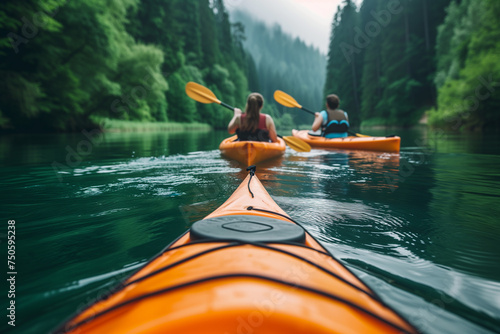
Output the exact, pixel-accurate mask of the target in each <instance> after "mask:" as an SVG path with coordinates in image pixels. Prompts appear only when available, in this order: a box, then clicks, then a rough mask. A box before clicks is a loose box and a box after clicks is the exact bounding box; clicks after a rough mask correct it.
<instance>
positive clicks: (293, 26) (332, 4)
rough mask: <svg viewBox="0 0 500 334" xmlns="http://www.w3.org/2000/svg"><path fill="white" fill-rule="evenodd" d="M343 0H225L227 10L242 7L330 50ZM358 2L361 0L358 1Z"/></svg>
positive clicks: (317, 45)
mask: <svg viewBox="0 0 500 334" xmlns="http://www.w3.org/2000/svg"><path fill="white" fill-rule="evenodd" d="M341 2H342V0H225V1H224V4H225V6H226V8H227V10H228V11H230V12H231V11H233V10H238V9H240V10H243V11H246V12H248V13H250V14H252V15H253V16H255V17H256V18H259V19H261V20H262V21H264V22H266V23H267V24H269V25H273V24H274V23H278V24H279V25H281V27H282V29H283V31H285V32H287V33H289V34H291V35H292V36H293V37H299V38H300V39H301V40H303V41H304V42H306V44H309V45H313V46H314V47H317V48H318V49H319V50H320V51H321V52H322V53H324V54H326V53H327V52H328V44H329V41H330V31H331V24H332V20H333V16H334V14H335V12H336V11H337V6H339V5H340V3H341ZM357 2H358V3H359V2H360V1H357Z"/></svg>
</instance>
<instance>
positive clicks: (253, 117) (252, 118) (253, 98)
mask: <svg viewBox="0 0 500 334" xmlns="http://www.w3.org/2000/svg"><path fill="white" fill-rule="evenodd" d="M263 105H264V98H263V97H262V95H260V94H259V93H251V94H250V95H248V98H247V105H246V107H245V114H246V116H245V119H244V120H243V122H242V123H241V131H245V132H247V131H248V132H254V131H255V130H257V129H258V127H259V116H260V109H261V108H262V106H263Z"/></svg>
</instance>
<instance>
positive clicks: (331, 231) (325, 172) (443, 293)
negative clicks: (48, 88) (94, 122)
mask: <svg viewBox="0 0 500 334" xmlns="http://www.w3.org/2000/svg"><path fill="white" fill-rule="evenodd" d="M370 134H379V135H380V134H382V132H380V131H379V132H377V131H371V133H370ZM398 134H399V135H401V137H402V149H401V153H400V154H387V153H367V152H359V151H358V152H356V151H350V152H349V151H327V150H312V151H311V152H308V153H297V152H295V151H293V150H291V149H290V148H287V152H286V154H285V156H284V157H283V158H282V159H278V160H274V161H270V162H267V163H263V164H261V165H259V166H258V169H257V176H258V177H259V178H260V179H261V181H262V182H263V184H264V186H266V188H267V189H268V191H269V193H270V194H271V195H272V197H273V198H274V199H275V201H276V202H277V203H278V204H279V205H280V206H281V207H282V208H283V209H284V210H285V211H286V212H287V213H288V214H289V215H290V216H292V218H294V219H295V220H297V221H299V222H301V223H302V225H303V226H304V227H305V228H306V229H307V230H308V231H309V232H310V233H312V234H313V235H314V236H315V237H316V238H317V239H319V240H320V241H321V242H322V243H323V244H324V245H325V246H326V247H328V248H329V250H331V252H332V253H333V254H334V255H335V256H336V257H337V258H338V259H339V260H341V261H342V262H343V263H344V264H345V265H346V266H347V267H349V268H350V269H352V270H353V271H354V272H355V273H356V274H357V275H358V276H359V277H360V278H361V279H362V280H364V281H365V282H366V283H367V284H368V285H370V286H371V287H372V289H374V290H375V291H376V292H378V294H379V295H380V296H381V297H382V298H383V299H384V300H385V301H386V302H387V303H388V304H390V305H391V306H392V307H393V308H395V309H396V310H398V311H399V312H400V313H401V314H403V315H404V316H405V317H406V318H407V319H408V320H409V321H410V322H412V323H413V324H414V325H415V326H417V327H418V328H419V329H420V330H421V331H422V332H424V333H440V334H441V333H494V332H497V333H498V332H500V219H499V217H500V137H499V136H498V135H493V136H491V135H490V136H487V135H467V136H466V135H447V134H444V133H441V132H439V131H437V132H430V131H426V130H412V131H398ZM226 136H227V135H226V134H225V133H223V132H202V133H106V134H105V135H103V136H101V135H97V134H94V133H88V134H87V135H86V136H85V135H84V134H82V133H78V134H72V135H67V134H61V135H5V136H2V137H0V154H1V155H0V157H1V158H0V171H1V173H0V185H1V193H0V202H1V207H2V208H1V218H2V225H1V226H0V243H1V245H2V247H1V248H0V249H1V257H2V258H3V259H4V260H3V261H2V263H3V265H2V272H3V273H2V276H3V277H4V278H3V279H2V280H1V281H2V282H3V283H2V285H0V287H1V289H2V290H1V292H0V294H1V296H2V297H1V301H2V307H1V309H2V310H3V311H1V313H2V314H1V317H0V319H2V320H1V323H0V332H1V333H5V332H7V331H9V332H13V333H47V332H49V331H50V330H51V329H53V328H54V327H55V326H56V325H58V324H59V323H60V322H61V321H63V320H64V319H65V318H67V317H68V316H70V315H71V314H73V313H74V312H76V311H77V310H81V309H82V307H83V306H84V305H85V304H87V303H88V302H90V301H92V300H95V299H96V298H97V297H98V296H100V295H101V294H103V293H105V292H106V291H108V290H109V289H110V287H112V286H114V285H115V284H116V283H117V282H118V281H119V280H120V279H122V278H123V277H125V276H126V275H128V274H129V273H130V272H131V271H133V270H136V269H137V268H138V267H139V266H141V265H143V264H144V263H145V262H146V261H147V260H148V259H149V258H151V257H152V256H153V255H155V254H156V253H157V252H158V251H160V250H161V249H162V248H163V247H164V246H165V245H167V244H168V243H169V242H171V241H172V240H174V239H175V238H176V237H177V236H179V235H180V234H181V233H183V232H184V231H185V230H186V229H187V228H189V226H190V225H191V224H192V223H193V222H195V221H197V220H199V219H201V218H203V217H204V216H205V215H207V214H208V213H210V212H211V211H213V210H214V209H215V208H217V207H218V206H219V205H220V204H222V203H223V202H224V201H225V200H226V199H227V198H228V197H229V196H230V195H231V193H232V192H233V191H234V190H235V189H236V187H237V186H238V185H239V184H240V182H241V181H242V180H243V178H244V177H245V175H246V172H244V171H243V168H242V167H244V166H241V165H239V164H238V163H235V162H232V161H228V160H226V159H225V158H223V157H221V155H220V153H219V150H218V145H219V143H220V141H221V140H222V139H223V138H224V137H226ZM8 220H15V232H16V235H15V236H16V239H15V261H14V263H13V264H14V266H15V267H14V268H11V269H14V270H15V272H16V274H15V298H7V292H8V290H9V286H7V285H6V278H9V277H10V276H9V275H8V274H7V272H10V271H13V270H11V269H9V268H8V267H7V235H8ZM11 300H14V301H15V306H16V310H15V324H16V327H15V328H13V327H11V326H9V325H8V324H7V321H8V320H9V319H8V318H7V317H6V315H7V314H8V312H9V311H8V310H6V308H7V307H8V305H9V304H8V303H9V302H10V301H11ZM13 329H14V330H13Z"/></svg>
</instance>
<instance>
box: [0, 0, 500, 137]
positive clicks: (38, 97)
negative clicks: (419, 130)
mask: <svg viewBox="0 0 500 334" xmlns="http://www.w3.org/2000/svg"><path fill="white" fill-rule="evenodd" d="M231 15H232V16H233V17H230V14H229V12H228V11H227V8H226V7H225V4H224V2H223V0H184V1H181V0H105V1H97V0H90V1H67V0H48V1H40V0H20V1H3V2H2V3H1V4H0V32H1V34H0V75H1V77H2V80H1V81H0V130H1V131H24V132H40V131H77V130H80V129H84V128H95V127H99V124H101V123H100V122H102V120H106V119H108V120H109V119H112V120H120V121H130V122H158V123H164V122H182V123H206V124H209V125H211V126H212V127H213V128H225V127H226V125H227V122H228V120H229V119H230V117H231V112H230V111H229V110H226V109H224V108H221V107H220V106H218V105H205V104H200V103H196V102H194V101H193V100H191V99H190V98H189V97H187V96H186V94H185V92H184V87H185V84H186V83H187V82H188V81H195V82H198V83H200V84H203V85H205V86H207V87H208V88H210V89H211V90H212V91H213V92H214V93H215V94H216V95H217V96H218V97H219V98H220V99H221V100H223V101H224V102H226V103H228V104H230V105H234V106H238V107H240V108H243V107H244V105H245V99H246V96H247V95H248V93H249V92H251V91H260V92H262V93H263V95H264V97H265V99H266V104H265V109H264V112H266V113H269V114H271V115H273V116H274V118H275V121H276V124H277V125H278V127H281V128H290V127H292V126H297V125H301V124H310V122H311V119H310V117H309V116H308V115H306V114H305V113H300V112H298V111H292V110H284V109H283V107H281V106H279V105H277V104H276V103H274V101H273V99H272V92H273V91H274V90H275V89H281V90H284V91H286V92H288V93H290V94H292V95H293V96H294V97H295V98H296V99H297V100H298V101H300V103H302V104H303V105H304V106H307V107H308V108H311V109H318V110H319V109H321V108H322V106H323V97H324V95H325V94H329V93H336V94H337V95H339V96H340V98H341V101H342V102H341V108H342V109H344V110H346V111H348V112H349V116H350V120H351V123H352V125H354V126H360V125H361V126H375V125H377V126H378V125H383V126H403V127H409V126H413V125H415V124H418V123H419V122H421V121H426V122H428V124H430V125H431V126H435V127H442V128H449V129H453V130H459V129H460V130H464V129H465V130H481V129H487V128H494V129H499V128H500V113H499V103H500V95H499V90H500V89H499V88H497V87H498V84H497V83H496V82H497V81H500V78H499V77H500V65H499V62H498V59H499V55H500V47H499V44H498V42H497V41H498V40H499V38H498V35H499V34H500V23H499V22H498V20H497V18H498V17H500V3H499V2H498V1H495V0H475V1H472V0H462V1H457V0H453V1H451V0H434V1H429V0H400V1H399V0H369V1H368V0H367V1H364V2H363V3H362V4H361V6H359V8H358V7H357V6H356V5H355V4H354V3H353V2H352V1H350V0H344V2H343V4H342V5H341V6H340V7H339V8H338V12H337V13H336V14H335V16H334V17H333V18H332V19H333V23H332V30H331V41H330V47H329V53H328V55H322V54H321V53H320V52H319V51H318V50H316V49H314V48H313V47H310V46H308V45H306V44H305V43H304V42H303V41H301V40H299V39H297V38H295V39H294V38H292V37H290V36H288V35H287V34H286V33H284V32H283V31H282V30H281V28H279V27H276V26H275V27H267V26H265V25H264V24H262V23H260V22H258V21H256V20H254V19H252V18H250V17H248V16H246V15H245V14H242V13H234V15H233V14H231Z"/></svg>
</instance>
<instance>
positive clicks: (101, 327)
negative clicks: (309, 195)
mask: <svg viewBox="0 0 500 334" xmlns="http://www.w3.org/2000/svg"><path fill="white" fill-rule="evenodd" d="M417 332H418V331H417V330H416V329H415V328H414V327H413V326H412V325H411V324H410V323H408V322H407V321H406V320H405V319H403V318H402V317H401V316H400V315H398V314H397V313H396V312H395V311H394V310H392V309H390V308H389V307H388V306H387V305H385V304H384V303H383V302H382V301H381V300H380V298H379V297H378V296H377V295H376V294H375V293H374V292H373V291H372V290H371V289H370V288H369V287H367V286H366V285H365V284H364V283H363V282H362V281H361V280H360V279H358V278H357V277H356V276H355V275H354V274H353V273H352V272H351V271H349V270H348V269H347V268H346V267H344V266H343V265H342V264H341V263H340V262H338V261H337V260H336V259H335V258H334V257H333V256H332V255H331V254H330V253H329V252H328V251H327V250H326V249H325V248H324V247H323V246H322V245H321V244H320V243H319V242H318V241H316V240H315V239H314V238H313V237H312V236H311V235H310V234H309V233H307V232H306V231H305V230H304V229H303V228H302V227H301V226H300V225H299V224H298V223H295V222H293V220H292V219H291V218H290V217H289V216H288V215H287V214H286V213H285V212H284V211H283V210H282V209H281V208H280V207H279V206H278V205H277V204H276V203H275V202H274V201H273V199H272V198H271V197H270V196H269V194H268V193H267V191H266V190H265V188H264V187H263V186H262V184H261V183H260V181H259V180H258V179H257V177H256V176H253V177H252V176H251V175H249V176H247V177H246V179H245V180H244V181H243V183H242V184H241V185H240V186H239V187H238V189H236V191H235V192H234V193H233V194H232V196H231V197H230V198H229V199H228V200H227V201H226V202H225V203H224V204H222V205H221V206H220V207H219V208H218V209H216V210H215V211H214V212H212V213H211V214H209V215H208V216H207V217H205V218H204V219H202V220H200V221H197V222H195V223H194V224H193V225H192V227H191V229H189V230H188V231H187V232H186V233H185V234H183V235H182V236H180V237H179V238H178V239H177V240H175V241H174V242H172V243H171V244H170V245H169V246H168V247H166V248H165V249H164V250H163V251H162V252H160V253H159V254H158V255H157V256H156V257H154V258H153V259H151V260H150V261H149V262H148V263H147V264H146V265H145V266H144V267H142V268H141V269H139V270H138V271H137V272H135V273H134V274H132V275H131V276H130V277H129V278H128V279H126V280H125V281H123V282H122V283H121V284H119V285H118V286H117V287H116V288H115V289H114V290H113V291H111V293H109V294H108V295H106V296H105V297H102V298H101V299H100V300H98V301H96V302H95V303H93V304H91V305H90V306H89V307H88V308H86V309H84V310H83V311H82V312H81V313H79V314H77V315H75V316H74V317H72V318H71V319H70V320H69V321H67V322H66V323H64V324H63V325H61V326H60V328H59V329H57V330H56V333H74V334H76V333H79V334H84V333H106V334H112V333H135V334H139V333H196V334H199V333H205V334H216V333H217V334H220V333H260V334H268V333H289V334H295V333H303V334H305V333H308V334H309V333H384V334H386V333H417Z"/></svg>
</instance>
